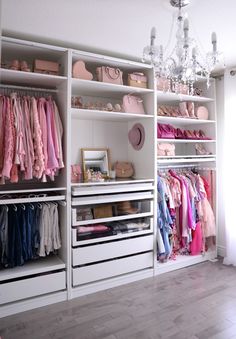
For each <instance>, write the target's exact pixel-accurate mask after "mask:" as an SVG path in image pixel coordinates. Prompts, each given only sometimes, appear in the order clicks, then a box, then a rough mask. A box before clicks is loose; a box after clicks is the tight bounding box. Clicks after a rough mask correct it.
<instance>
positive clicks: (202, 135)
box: [199, 130, 211, 140]
mask: <svg viewBox="0 0 236 339" xmlns="http://www.w3.org/2000/svg"><path fill="white" fill-rule="evenodd" d="M199 135H200V139H203V140H211V138H209V137H207V136H206V135H205V133H204V132H203V131H202V130H200V131H199Z"/></svg>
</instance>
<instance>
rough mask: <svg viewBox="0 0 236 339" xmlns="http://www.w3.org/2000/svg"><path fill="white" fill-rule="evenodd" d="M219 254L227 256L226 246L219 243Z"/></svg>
mask: <svg viewBox="0 0 236 339" xmlns="http://www.w3.org/2000/svg"><path fill="white" fill-rule="evenodd" d="M217 254H218V255H219V256H220V257H223V258H224V257H225V256H226V247H225V246H221V245H217Z"/></svg>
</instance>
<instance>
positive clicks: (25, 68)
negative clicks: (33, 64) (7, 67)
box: [20, 61, 30, 72]
mask: <svg viewBox="0 0 236 339" xmlns="http://www.w3.org/2000/svg"><path fill="white" fill-rule="evenodd" d="M20 70H21V71H24V72H30V68H29V66H28V64H27V62H26V61H21V62H20Z"/></svg>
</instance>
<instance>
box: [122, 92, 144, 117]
mask: <svg viewBox="0 0 236 339" xmlns="http://www.w3.org/2000/svg"><path fill="white" fill-rule="evenodd" d="M123 110H124V112H125V113H136V114H145V111H144V106H143V99H142V98H140V97H138V96H136V95H132V94H126V95H124V96H123Z"/></svg>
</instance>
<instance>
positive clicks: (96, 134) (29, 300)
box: [0, 37, 217, 316]
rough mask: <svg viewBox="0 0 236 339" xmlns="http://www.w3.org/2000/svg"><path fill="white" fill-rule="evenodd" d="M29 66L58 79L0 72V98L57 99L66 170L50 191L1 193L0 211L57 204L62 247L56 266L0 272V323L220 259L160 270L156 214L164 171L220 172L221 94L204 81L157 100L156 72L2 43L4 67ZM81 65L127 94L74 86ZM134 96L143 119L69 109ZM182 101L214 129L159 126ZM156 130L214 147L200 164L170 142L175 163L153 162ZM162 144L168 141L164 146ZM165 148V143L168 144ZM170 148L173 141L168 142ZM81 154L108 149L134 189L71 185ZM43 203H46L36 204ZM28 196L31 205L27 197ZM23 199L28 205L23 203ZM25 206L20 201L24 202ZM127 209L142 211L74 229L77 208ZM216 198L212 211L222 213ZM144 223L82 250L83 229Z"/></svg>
mask: <svg viewBox="0 0 236 339" xmlns="http://www.w3.org/2000/svg"><path fill="white" fill-rule="evenodd" d="M16 58H17V59H20V60H26V61H27V62H28V63H29V64H30V65H32V64H33V61H34V60H35V59H36V58H37V59H44V60H51V61H57V62H59V63H60V75H59V76H56V75H45V74H37V73H33V72H24V71H18V70H9V69H4V68H1V70H0V75H1V91H2V93H6V94H7V93H10V92H11V91H15V92H17V91H19V93H23V94H24V95H25V94H31V95H35V96H47V95H51V96H52V97H53V98H54V99H55V100H56V102H57V104H58V107H59V111H60V117H61V120H62V123H63V129H64V133H63V152H64V162H65V168H64V169H62V170H61V171H60V173H59V175H58V176H57V177H56V180H55V181H54V182H50V181H48V182H39V181H36V180H35V181H31V182H30V183H29V182H26V181H22V182H19V183H17V184H5V185H2V186H1V187H0V191H1V192H0V193H1V194H8V195H11V197H8V198H2V199H1V204H2V205H6V204H19V203H26V202H31V201H32V202H39V203H40V202H44V201H45V199H46V200H48V201H54V202H57V203H58V208H59V217H60V231H61V239H62V247H61V249H60V250H59V251H58V253H57V254H56V255H54V256H50V257H45V258H42V259H40V260H33V261H31V262H28V263H26V264H25V265H23V266H20V267H15V268H11V269H10V268H9V269H1V270H0V282H1V285H0V305H1V306H0V308H1V311H0V314H1V316H4V315H7V314H12V313H16V312H21V311H23V310H26V309H31V308H35V307H39V306H42V305H46V304H50V303H54V302H58V301H61V300H66V299H70V298H73V297H76V296H80V295H84V294H88V293H92V292H95V291H98V290H101V289H106V288H109V287H114V286H118V285H121V284H123V283H128V282H132V281H135V280H138V279H143V278H146V277H151V276H153V275H157V274H159V273H163V272H168V271H170V270H173V269H177V268H180V267H184V266H188V265H191V264H194V263H198V262H201V261H204V260H208V259H211V258H214V257H215V255H216V252H215V251H211V252H210V253H206V254H205V256H202V255H198V256H183V257H181V256H180V257H178V258H177V260H176V261H171V260H169V261H168V262H167V263H163V264H159V263H158V262H157V260H156V229H157V222H156V215H157V214H156V210H157V189H156V186H157V170H158V166H162V167H163V166H172V165H175V166H178V165H180V164H181V165H184V166H188V165H190V164H191V165H196V166H204V167H208V168H215V167H216V111H215V103H214V99H215V87H214V81H213V80H212V83H211V87H210V89H207V88H206V84H205V82H204V81H202V80H201V81H199V83H198V84H197V86H198V87H200V88H202V89H203V93H204V94H203V95H202V96H201V97H196V96H189V95H177V94H175V93H165V92H161V91H156V90H155V87H156V85H155V79H154V70H153V68H152V67H151V66H150V65H146V64H143V63H137V62H133V61H130V60H122V59H118V58H117V59H116V58H111V57H108V56H104V55H99V54H92V53H87V52H83V51H76V50H72V49H66V48H59V47H55V46H49V45H42V44H39V43H34V42H27V41H21V40H17V39H12V38H7V37H3V38H2V57H1V60H2V63H9V62H10V61H11V60H13V59H16ZM77 60H83V61H84V62H85V63H86V66H87V68H88V70H89V71H90V72H92V73H93V74H95V70H96V67H98V66H102V65H105V66H111V67H113V66H114V67H118V68H120V69H121V70H122V71H123V78H124V85H115V84H108V83H102V82H98V81H94V80H92V81H89V80H80V79H74V78H72V66H73V64H74V62H76V61H77ZM134 71H135V72H142V73H144V74H145V75H146V76H147V77H148V88H137V87H131V86H128V85H127V76H128V73H131V72H134ZM131 93H132V94H136V95H139V96H140V97H141V98H142V99H143V103H144V107H145V111H146V114H144V115H139V114H133V113H121V112H108V111H96V110H94V109H80V108H73V107H72V105H71V101H72V100H71V98H72V96H82V97H86V98H87V100H90V101H91V100H98V101H104V102H111V103H113V104H115V103H122V98H123V96H124V95H125V94H131ZM179 101H195V102H199V103H203V104H204V105H206V106H207V107H208V110H209V112H210V117H209V120H206V121H199V120H194V119H184V118H170V117H158V116H157V114H156V113H157V108H158V105H160V104H177V103H178V102H179ZM157 122H159V123H160V122H161V123H170V124H172V125H174V126H176V127H181V128H184V127H186V126H188V128H190V129H191V128H193V129H194V128H195V126H196V128H198V129H202V130H204V131H205V132H206V133H207V134H208V135H209V136H210V137H211V138H212V140H211V141H206V142H205V143H208V144H209V149H210V150H211V153H212V155H211V157H209V158H203V157H196V156H195V150H194V143H193V142H192V141H190V140H189V141H178V140H176V141H174V142H175V143H176V150H177V153H176V156H175V157H173V158H168V159H162V158H158V157H157V143H158V142H160V140H157ZM135 123H141V124H142V125H143V126H144V129H145V142H144V146H143V147H142V149H141V150H139V151H137V150H135V149H134V148H133V147H132V146H131V144H130V143H129V140H128V132H129V130H130V129H131V128H132V126H133V125H134V124H135ZM161 141H163V140H161ZM166 141H168V140H166ZM172 141H173V140H172ZM82 148H108V149H109V154H110V161H111V164H113V163H114V162H116V161H130V162H132V163H133V165H134V168H135V176H134V178H133V179H127V180H123V181H120V180H108V181H105V182H100V183H94V184H93V183H85V182H80V183H71V165H73V164H81V149H82ZM42 193H45V194H47V197H46V198H45V197H42V196H40V194H42ZM29 194H30V196H27V195H29ZM22 196H26V198H25V197H24V198H23V197H22ZM22 199H23V200H22ZM125 201H128V202H130V203H131V204H132V205H133V206H138V207H139V208H138V212H136V213H133V215H126V216H125V215H121V216H110V217H107V218H103V219H102V220H99V219H95V218H92V217H91V218H90V219H89V220H86V221H84V220H82V221H81V220H79V219H77V212H78V210H79V209H80V208H83V207H89V208H93V207H94V206H100V205H105V204H108V203H109V204H115V203H117V202H125ZM216 206H217V203H216V195H215V204H214V208H215V209H216ZM129 219H130V220H134V221H135V220H139V219H142V220H144V221H145V223H146V224H148V228H146V229H145V230H137V231H136V232H130V233H119V234H114V235H109V236H107V237H103V238H93V239H87V240H79V239H78V233H77V227H78V226H83V225H86V224H87V223H89V224H91V225H93V224H96V223H100V222H102V223H104V224H106V223H109V222H112V221H119V220H122V221H123V220H129Z"/></svg>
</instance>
